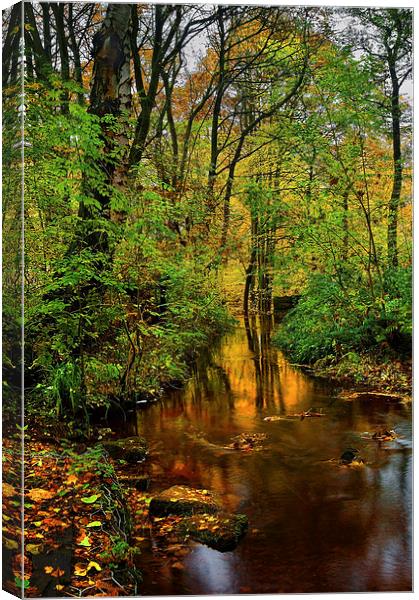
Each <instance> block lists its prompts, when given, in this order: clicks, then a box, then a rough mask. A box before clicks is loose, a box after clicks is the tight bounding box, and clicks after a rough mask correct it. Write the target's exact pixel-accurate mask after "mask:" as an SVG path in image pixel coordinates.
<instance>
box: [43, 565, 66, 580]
mask: <svg viewBox="0 0 419 600" xmlns="http://www.w3.org/2000/svg"><path fill="white" fill-rule="evenodd" d="M44 571H45V573H46V574H47V575H51V577H62V576H63V575H64V573H65V571H64V570H63V569H60V567H57V568H56V569H54V567H51V566H47V567H44Z"/></svg>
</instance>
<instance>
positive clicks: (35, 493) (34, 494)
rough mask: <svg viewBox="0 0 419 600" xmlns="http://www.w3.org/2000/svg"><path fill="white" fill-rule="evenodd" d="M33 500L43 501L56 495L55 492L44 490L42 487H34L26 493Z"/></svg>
mask: <svg viewBox="0 0 419 600" xmlns="http://www.w3.org/2000/svg"><path fill="white" fill-rule="evenodd" d="M26 495H27V496H28V497H29V498H30V499H31V500H32V501H33V502H42V500H50V499H51V498H52V497H53V496H54V492H50V491H48V490H43V489H41V488H33V489H32V490H29V492H27V494H26Z"/></svg>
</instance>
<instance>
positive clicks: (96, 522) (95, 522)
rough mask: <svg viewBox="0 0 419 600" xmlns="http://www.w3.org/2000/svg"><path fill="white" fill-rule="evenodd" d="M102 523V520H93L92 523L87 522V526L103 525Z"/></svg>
mask: <svg viewBox="0 0 419 600" xmlns="http://www.w3.org/2000/svg"><path fill="white" fill-rule="evenodd" d="M101 525H102V523H101V521H91V522H90V523H87V525H86V527H101Z"/></svg>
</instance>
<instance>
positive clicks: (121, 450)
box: [101, 437, 148, 464]
mask: <svg viewBox="0 0 419 600" xmlns="http://www.w3.org/2000/svg"><path fill="white" fill-rule="evenodd" d="M101 443H102V446H103V447H104V448H105V450H107V452H108V453H109V455H110V456H111V457H112V458H115V459H117V460H126V461H127V463H131V464H133V463H138V462H143V461H144V460H145V458H146V457H147V454H148V448H147V442H146V441H145V439H144V438H141V437H130V438H124V439H122V440H112V441H103V442H101Z"/></svg>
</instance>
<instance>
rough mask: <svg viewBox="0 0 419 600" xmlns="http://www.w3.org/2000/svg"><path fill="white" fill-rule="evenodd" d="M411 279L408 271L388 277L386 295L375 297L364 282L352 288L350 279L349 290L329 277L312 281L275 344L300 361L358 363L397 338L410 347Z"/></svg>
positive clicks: (396, 340)
mask: <svg viewBox="0 0 419 600" xmlns="http://www.w3.org/2000/svg"><path fill="white" fill-rule="evenodd" d="M410 278H411V269H409V268H406V269H399V270H398V271H393V272H391V273H388V277H387V280H386V281H387V289H386V293H385V294H384V295H383V296H382V297H379V298H373V297H371V295H370V293H369V290H368V288H367V287H366V286H365V284H364V285H363V284H362V281H361V280H360V281H359V282H358V286H356V287H353V286H350V285H349V281H350V280H349V279H348V286H347V287H342V285H341V284H340V283H339V282H338V281H336V280H335V279H333V278H331V277H328V276H315V277H312V278H311V281H310V282H309V285H308V287H307V289H306V290H305V292H304V294H303V296H302V298H301V300H300V302H299V303H298V305H297V307H296V308H295V309H293V310H292V311H290V312H289V313H288V315H287V316H286V317H285V319H284V321H283V323H282V324H281V326H280V327H279V329H278V331H277V333H276V336H275V343H276V344H277V345H279V346H280V347H282V348H283V349H284V350H285V351H286V352H287V353H288V354H289V355H290V356H291V357H292V359H293V360H295V361H297V362H301V363H313V362H316V361H318V360H320V359H324V358H327V359H330V360H332V361H333V360H338V359H340V358H342V357H343V356H345V357H346V358H347V360H350V361H351V362H354V363H356V362H357V361H358V355H357V353H358V352H362V351H365V350H370V349H371V348H374V347H376V348H380V349H383V345H384V347H389V346H391V345H396V344H399V343H400V337H399V336H405V337H404V338H403V340H405V341H406V342H407V343H408V341H409V338H410V336H411V329H410V323H411V310H412V304H411V287H410V285H409V282H410V280H411V279H410ZM352 283H353V281H352Z"/></svg>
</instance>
